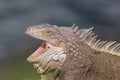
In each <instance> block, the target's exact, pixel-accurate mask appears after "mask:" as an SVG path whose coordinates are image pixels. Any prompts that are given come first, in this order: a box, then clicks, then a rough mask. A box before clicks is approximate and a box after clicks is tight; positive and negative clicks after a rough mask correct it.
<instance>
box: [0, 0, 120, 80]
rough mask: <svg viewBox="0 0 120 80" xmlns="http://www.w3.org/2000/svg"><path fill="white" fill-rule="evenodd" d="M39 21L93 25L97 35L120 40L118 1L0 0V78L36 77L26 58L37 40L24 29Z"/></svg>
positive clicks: (27, 79)
mask: <svg viewBox="0 0 120 80" xmlns="http://www.w3.org/2000/svg"><path fill="white" fill-rule="evenodd" d="M42 23H49V24H55V25H58V26H71V25H72V24H73V23H75V24H76V25H78V26H80V28H90V27H92V26H94V32H95V33H96V34H97V35H99V38H101V39H103V40H112V41H114V40H116V41H117V42H120V37H119V34H120V1H119V0H0V80H39V74H37V73H36V69H33V66H32V63H29V62H27V61H26V58H27V57H28V56H29V55H30V54H31V53H32V52H33V51H34V50H35V49H37V47H38V46H39V45H40V41H39V40H36V39H34V38H32V37H29V36H27V35H26V34H25V33H24V32H25V30H26V28H27V27H28V26H32V25H38V24H42Z"/></svg>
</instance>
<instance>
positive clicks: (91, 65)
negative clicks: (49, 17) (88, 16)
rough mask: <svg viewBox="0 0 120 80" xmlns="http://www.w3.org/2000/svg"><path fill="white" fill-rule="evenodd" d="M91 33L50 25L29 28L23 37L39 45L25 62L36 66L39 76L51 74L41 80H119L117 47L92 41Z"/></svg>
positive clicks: (119, 59)
mask: <svg viewBox="0 0 120 80" xmlns="http://www.w3.org/2000/svg"><path fill="white" fill-rule="evenodd" d="M92 29H93V28H89V29H78V26H74V25H73V26H72V27H58V26H56V25H50V24H41V25H36V26H32V27H29V28H28V29H27V31H26V33H27V34H28V35H30V36H32V37H35V38H37V39H40V40H41V41H42V45H41V47H40V48H38V49H37V50H36V51H35V52H34V53H33V54H32V55H31V56H29V57H28V58H27V61H29V62H36V64H35V67H38V72H40V73H41V74H44V73H46V72H48V73H47V74H50V73H52V71H49V69H51V70H54V72H53V73H52V74H50V75H52V78H51V77H49V78H47V77H45V76H44V75H47V74H44V75H43V76H44V77H42V80H56V79H58V80H120V44H118V43H116V42H114V41H101V40H100V39H96V35H95V34H94V33H93V32H92ZM53 74H54V76H53ZM55 77H57V78H55Z"/></svg>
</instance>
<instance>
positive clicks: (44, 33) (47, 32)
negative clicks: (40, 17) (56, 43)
mask: <svg viewBox="0 0 120 80" xmlns="http://www.w3.org/2000/svg"><path fill="white" fill-rule="evenodd" d="M43 35H45V36H51V35H53V31H52V30H49V29H47V30H44V31H43Z"/></svg>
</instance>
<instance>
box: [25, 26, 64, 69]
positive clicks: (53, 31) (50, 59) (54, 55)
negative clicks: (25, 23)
mask: <svg viewBox="0 0 120 80" xmlns="http://www.w3.org/2000/svg"><path fill="white" fill-rule="evenodd" d="M26 34H28V35H30V36H32V37H34V38H37V39H40V40H41V41H42V45H41V46H40V47H39V48H38V49H37V50H36V51H35V52H34V53H33V54H32V55H30V56H29V57H28V58H27V61H29V62H38V63H39V64H37V65H39V66H44V67H45V66H47V67H48V66H50V65H51V64H53V63H55V64H53V65H56V64H59V66H60V65H61V64H62V63H63V62H64V61H65V59H66V48H65V47H66V45H65V40H64V37H63V36H62V35H61V32H60V30H59V27H57V26H55V25H52V26H51V25H49V24H42V25H37V26H32V27H29V28H28V29H27V30H26ZM57 66H58V65H57Z"/></svg>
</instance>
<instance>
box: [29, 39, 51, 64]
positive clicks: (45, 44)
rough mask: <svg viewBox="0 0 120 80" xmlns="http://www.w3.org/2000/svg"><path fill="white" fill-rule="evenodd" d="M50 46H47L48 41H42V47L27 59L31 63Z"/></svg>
mask: <svg viewBox="0 0 120 80" xmlns="http://www.w3.org/2000/svg"><path fill="white" fill-rule="evenodd" d="M49 47H50V46H49V45H48V44H47V42H46V41H42V44H41V45H40V47H39V48H38V49H37V50H36V51H35V52H34V53H33V54H32V55H30V56H29V57H28V58H27V61H29V62H31V60H32V59H33V58H35V57H37V56H38V55H40V54H42V53H44V52H45V51H46V50H47V49H48V48H49Z"/></svg>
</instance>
